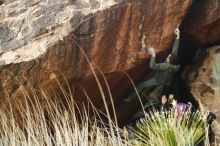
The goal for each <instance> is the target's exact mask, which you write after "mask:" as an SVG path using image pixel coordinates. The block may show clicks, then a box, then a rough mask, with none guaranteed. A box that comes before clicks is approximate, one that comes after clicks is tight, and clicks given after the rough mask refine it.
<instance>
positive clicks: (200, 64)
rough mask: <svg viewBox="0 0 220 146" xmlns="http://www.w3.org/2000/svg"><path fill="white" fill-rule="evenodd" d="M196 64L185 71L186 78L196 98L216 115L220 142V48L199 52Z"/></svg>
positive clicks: (216, 130) (217, 133) (216, 129)
mask: <svg viewBox="0 0 220 146" xmlns="http://www.w3.org/2000/svg"><path fill="white" fill-rule="evenodd" d="M195 62H196V63H195V64H192V65H191V66H189V67H188V68H187V69H186V70H185V73H184V78H185V79H186V81H187V83H188V85H189V86H190V88H191V92H192V94H193V95H194V97H195V98H196V99H197V100H198V101H201V104H202V105H203V106H204V107H205V108H207V109H208V110H209V111H211V112H213V113H214V114H215V115H216V117H217V122H218V123H217V125H216V126H215V127H214V130H215V133H216V136H217V137H218V140H220V124H219V123H220V108H219V105H220V76H219V75H220V68H219V62H220V46H215V47H211V48H208V50H207V51H204V50H199V51H198V52H197V56H196V58H195Z"/></svg>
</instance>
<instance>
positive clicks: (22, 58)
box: [0, 0, 192, 122]
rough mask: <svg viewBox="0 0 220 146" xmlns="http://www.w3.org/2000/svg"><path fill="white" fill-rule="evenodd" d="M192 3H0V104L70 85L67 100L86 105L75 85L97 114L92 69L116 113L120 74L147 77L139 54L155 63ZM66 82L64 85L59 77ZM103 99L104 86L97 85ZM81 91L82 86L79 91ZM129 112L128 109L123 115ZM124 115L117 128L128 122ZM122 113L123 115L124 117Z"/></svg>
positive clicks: (121, 92)
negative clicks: (153, 52)
mask: <svg viewBox="0 0 220 146" xmlns="http://www.w3.org/2000/svg"><path fill="white" fill-rule="evenodd" d="M191 3H192V0H184V1H183V0H166V1H165V0H159V1H152V0H145V1H142V0H136V1H130V0H122V1H114V0H106V1H96V0H93V1H88V0H84V1H82V0H81V1H77V0H75V1H72V0H56V1H52V0H48V1H41V0H11V1H7V2H6V1H5V2H3V3H2V4H1V5H0V54H1V55H0V61H2V62H4V65H2V66H1V70H0V89H1V101H2V104H3V105H7V100H6V99H7V97H9V98H10V99H15V100H19V99H20V96H22V93H23V92H22V91H23V87H24V88H25V90H29V89H28V88H27V86H28V85H29V84H31V85H32V86H33V87H34V88H37V87H39V86H40V87H41V88H43V89H44V90H45V91H46V92H47V93H48V95H53V94H54V92H53V91H54V90H56V89H57V88H59V86H58V84H57V80H58V81H59V82H60V84H61V86H65V85H66V83H68V84H74V89H73V90H74V98H75V100H76V101H77V102H79V103H82V102H83V101H85V100H86V97H85V96H84V93H83V92H82V89H81V87H84V88H85V90H86V91H87V93H88V95H89V97H90V98H91V99H92V101H93V102H94V104H95V105H96V106H97V107H98V108H100V109H101V108H103V102H102V99H101V98H100V91H99V89H98V87H97V83H96V80H95V79H94V72H93V71H92V69H91V67H94V68H96V69H95V70H96V72H97V75H98V77H99V78H100V77H101V74H100V73H98V70H97V68H99V69H100V71H101V72H102V73H103V74H104V75H105V77H106V79H107V81H108V84H109V86H110V89H111V93H112V95H113V98H114V102H115V106H116V109H117V110H119V109H120V107H121V106H120V102H121V100H122V98H123V96H125V93H126V91H128V89H129V87H130V86H131V82H130V80H129V79H128V78H127V76H126V75H125V73H124V72H128V73H129V75H130V76H131V78H132V79H133V80H134V81H135V82H136V81H138V80H139V79H140V78H142V77H143V76H149V75H150V74H149V73H150V72H149V70H148V69H147V68H148V67H147V66H148V63H147V60H148V59H149V55H148V54H147V53H146V51H145V50H142V49H141V39H142V36H143V33H145V35H146V37H147V45H148V46H153V47H155V48H156V49H157V52H158V53H159V56H161V58H160V59H163V57H164V56H165V55H166V54H168V52H169V51H170V49H171V46H172V44H173V42H174V35H173V32H174V29H175V28H176V27H178V26H179V25H180V24H181V22H182V20H183V18H184V16H185V15H186V13H187V11H188V9H189V7H190V5H191ZM64 77H65V79H64ZM100 80H101V82H102V86H103V88H104V91H103V93H104V94H106V96H109V95H108V92H107V90H106V89H107V88H106V85H105V84H104V80H103V79H102V78H101V79H100ZM79 85H82V86H79ZM27 92H28V91H27ZM125 112H127V113H130V114H132V112H134V110H125ZM130 114H127V116H126V117H123V119H121V122H123V121H126V120H127V119H128V118H130ZM125 115H126V114H125Z"/></svg>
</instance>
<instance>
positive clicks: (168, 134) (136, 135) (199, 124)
mask: <svg viewBox="0 0 220 146" xmlns="http://www.w3.org/2000/svg"><path fill="white" fill-rule="evenodd" d="M206 117H207V116H206V114H203V113H202V112H201V111H197V112H195V113H191V112H189V111H188V112H185V113H184V114H182V115H179V114H178V112H177V111H167V112H158V111H152V112H151V113H149V114H146V117H145V118H143V119H141V120H140V121H139V123H138V124H137V125H136V127H135V128H131V137H132V139H133V140H134V141H135V143H136V144H137V145H140V146H141V145H150V146H193V145H198V144H200V143H201V142H204V143H206V141H207V140H206V139H207V138H208V137H207V132H208V125H207V122H206V120H205V119H206ZM206 145H208V143H206Z"/></svg>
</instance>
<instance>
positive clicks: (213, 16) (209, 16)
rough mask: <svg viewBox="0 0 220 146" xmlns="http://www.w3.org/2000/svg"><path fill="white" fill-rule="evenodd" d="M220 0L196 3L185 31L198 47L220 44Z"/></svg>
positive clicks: (185, 23)
mask: <svg viewBox="0 0 220 146" xmlns="http://www.w3.org/2000/svg"><path fill="white" fill-rule="evenodd" d="M219 26H220V0H202V1H195V2H194V4H193V5H192V7H191V9H190V11H189V15H188V16H187V17H186V19H185V20H184V24H183V31H184V33H185V34H186V35H187V37H188V38H190V39H191V41H192V42H193V44H194V45H195V46H196V47H202V46H207V45H212V44H218V43H219V42H220V27H219Z"/></svg>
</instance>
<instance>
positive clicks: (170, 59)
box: [166, 54, 174, 64]
mask: <svg viewBox="0 0 220 146" xmlns="http://www.w3.org/2000/svg"><path fill="white" fill-rule="evenodd" d="M166 61H167V62H168V63H170V64H173V63H174V57H173V56H172V55H171V54H169V55H168V56H167V58H166Z"/></svg>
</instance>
